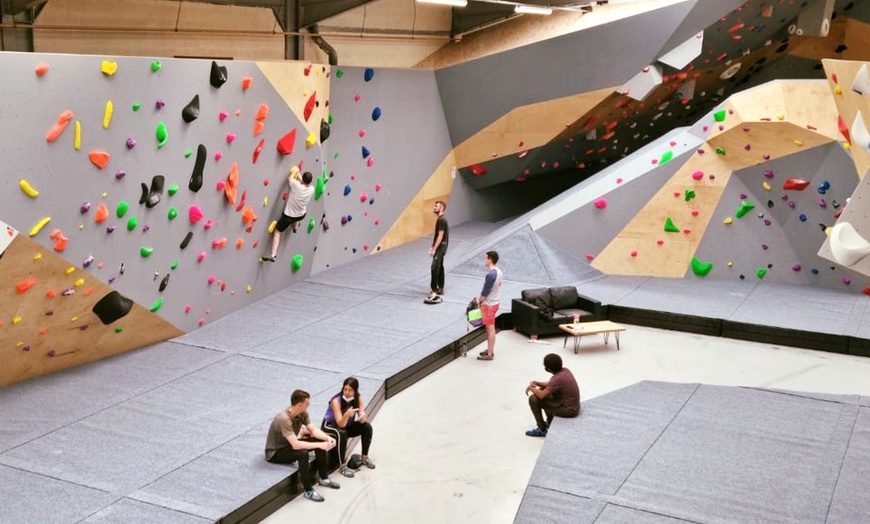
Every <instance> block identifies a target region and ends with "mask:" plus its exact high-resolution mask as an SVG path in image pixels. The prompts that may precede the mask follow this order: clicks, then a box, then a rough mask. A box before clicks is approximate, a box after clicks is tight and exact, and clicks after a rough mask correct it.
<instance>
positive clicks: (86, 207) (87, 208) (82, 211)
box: [79, 202, 91, 215]
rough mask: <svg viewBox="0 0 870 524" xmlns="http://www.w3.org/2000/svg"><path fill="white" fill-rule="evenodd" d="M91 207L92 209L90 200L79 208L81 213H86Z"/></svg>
mask: <svg viewBox="0 0 870 524" xmlns="http://www.w3.org/2000/svg"><path fill="white" fill-rule="evenodd" d="M90 209H91V203H90V202H85V203H84V204H82V206H81V207H80V208H79V211H81V213H82V214H83V215H84V214H85V213H87V212H88V210H90Z"/></svg>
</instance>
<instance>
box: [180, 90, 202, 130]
mask: <svg viewBox="0 0 870 524" xmlns="http://www.w3.org/2000/svg"><path fill="white" fill-rule="evenodd" d="M197 118H199V95H194V96H193V98H192V99H191V100H190V102H188V103H187V105H186V106H184V109H182V110H181V119H182V120H184V121H185V122H186V123H188V124H189V123H191V122H193V121H194V120H196V119H197Z"/></svg>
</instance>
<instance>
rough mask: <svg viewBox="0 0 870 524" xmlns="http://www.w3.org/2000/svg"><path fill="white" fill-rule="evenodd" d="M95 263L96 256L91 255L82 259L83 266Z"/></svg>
mask: <svg viewBox="0 0 870 524" xmlns="http://www.w3.org/2000/svg"><path fill="white" fill-rule="evenodd" d="M93 263H94V256H93V255H89V256H88V258H86V259H84V260H83V261H82V267H88V266H90V265H91V264H93Z"/></svg>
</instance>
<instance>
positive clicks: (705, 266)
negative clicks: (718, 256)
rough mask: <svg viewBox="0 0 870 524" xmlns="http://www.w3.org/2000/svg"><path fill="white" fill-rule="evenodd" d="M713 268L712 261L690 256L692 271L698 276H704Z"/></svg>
mask: <svg viewBox="0 0 870 524" xmlns="http://www.w3.org/2000/svg"><path fill="white" fill-rule="evenodd" d="M711 269H713V263H712V262H701V261H700V260H698V259H697V258H695V257H692V273H694V274H695V276H698V277H706V276H707V275H709V274H710V270H711Z"/></svg>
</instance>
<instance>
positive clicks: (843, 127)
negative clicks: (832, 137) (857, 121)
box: [837, 115, 852, 144]
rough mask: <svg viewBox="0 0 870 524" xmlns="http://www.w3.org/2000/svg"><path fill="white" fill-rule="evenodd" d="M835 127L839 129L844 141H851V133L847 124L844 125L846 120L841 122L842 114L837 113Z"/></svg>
mask: <svg viewBox="0 0 870 524" xmlns="http://www.w3.org/2000/svg"><path fill="white" fill-rule="evenodd" d="M837 127H838V128H839V129H840V134H842V135H843V137H845V138H846V142H848V143H849V144H851V143H852V135H851V134H850V133H849V126H847V125H846V122H843V116H842V115H837Z"/></svg>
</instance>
